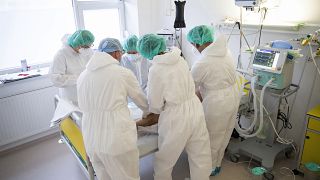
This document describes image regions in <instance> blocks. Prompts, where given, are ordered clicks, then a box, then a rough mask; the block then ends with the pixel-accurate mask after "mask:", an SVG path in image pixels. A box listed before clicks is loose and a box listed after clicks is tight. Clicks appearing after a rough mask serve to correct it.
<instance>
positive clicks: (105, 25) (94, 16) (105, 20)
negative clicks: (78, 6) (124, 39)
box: [83, 9, 121, 49]
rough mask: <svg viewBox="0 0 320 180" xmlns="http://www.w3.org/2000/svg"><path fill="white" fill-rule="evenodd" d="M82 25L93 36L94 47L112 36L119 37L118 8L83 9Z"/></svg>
mask: <svg viewBox="0 0 320 180" xmlns="http://www.w3.org/2000/svg"><path fill="white" fill-rule="evenodd" d="M83 18H84V26H85V28H86V29H88V30H89V31H91V32H92V33H93V34H94V36H95V42H94V48H95V49H96V48H98V46H99V42H100V41H101V40H102V39H104V38H106V37H112V38H117V39H120V38H121V36H120V17H119V10H118V9H95V10H84V11H83Z"/></svg>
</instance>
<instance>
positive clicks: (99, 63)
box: [87, 52, 119, 71]
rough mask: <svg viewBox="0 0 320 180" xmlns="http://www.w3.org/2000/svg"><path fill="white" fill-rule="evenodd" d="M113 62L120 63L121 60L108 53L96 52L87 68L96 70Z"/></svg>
mask: <svg viewBox="0 0 320 180" xmlns="http://www.w3.org/2000/svg"><path fill="white" fill-rule="evenodd" d="M111 64H119V61H118V60H116V59H115V58H113V57H112V56H111V55H109V54H108V53H104V52H95V53H94V54H93V56H92V57H91V59H90V61H89V62H88V64H87V70H88V71H95V70H97V69H99V68H102V67H105V66H108V65H111Z"/></svg>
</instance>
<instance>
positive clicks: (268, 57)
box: [253, 49, 280, 69]
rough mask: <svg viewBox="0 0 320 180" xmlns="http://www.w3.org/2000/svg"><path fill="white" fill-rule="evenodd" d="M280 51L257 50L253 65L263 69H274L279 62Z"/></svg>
mask: <svg viewBox="0 0 320 180" xmlns="http://www.w3.org/2000/svg"><path fill="white" fill-rule="evenodd" d="M279 56H280V51H276V50H270V49H257V51H256V53H255V56H254V59H253V64H254V65H258V66H260V67H264V68H269V69H272V68H275V67H276V65H277V62H278V60H279Z"/></svg>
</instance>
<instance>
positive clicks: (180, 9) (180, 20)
mask: <svg viewBox="0 0 320 180" xmlns="http://www.w3.org/2000/svg"><path fill="white" fill-rule="evenodd" d="M174 4H175V5H176V19H175V20H174V26H173V27H174V28H185V27H186V23H185V22H184V5H185V4H186V1H174Z"/></svg>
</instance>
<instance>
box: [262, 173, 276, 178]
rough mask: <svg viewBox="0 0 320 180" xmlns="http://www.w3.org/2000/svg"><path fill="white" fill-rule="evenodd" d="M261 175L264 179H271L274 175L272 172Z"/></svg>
mask: <svg viewBox="0 0 320 180" xmlns="http://www.w3.org/2000/svg"><path fill="white" fill-rule="evenodd" d="M263 177H264V178H265V179H266V180H273V179H274V175H273V174H272V173H270V172H266V173H263Z"/></svg>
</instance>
